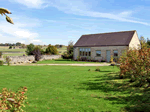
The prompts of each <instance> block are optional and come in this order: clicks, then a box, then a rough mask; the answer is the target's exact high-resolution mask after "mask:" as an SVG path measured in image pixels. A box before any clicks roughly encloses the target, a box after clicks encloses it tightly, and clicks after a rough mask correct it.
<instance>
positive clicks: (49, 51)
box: [45, 44, 58, 54]
mask: <svg viewBox="0 0 150 112" xmlns="http://www.w3.org/2000/svg"><path fill="white" fill-rule="evenodd" d="M45 53H47V54H58V51H57V48H56V47H55V46H52V45H51V44H49V45H48V47H47V48H46V51H45Z"/></svg>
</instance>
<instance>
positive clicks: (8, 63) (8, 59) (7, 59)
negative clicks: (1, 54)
mask: <svg viewBox="0 0 150 112" xmlns="http://www.w3.org/2000/svg"><path fill="white" fill-rule="evenodd" d="M10 61H11V59H10V58H9V57H8V56H6V63H7V65H8V66H9V65H10Z"/></svg>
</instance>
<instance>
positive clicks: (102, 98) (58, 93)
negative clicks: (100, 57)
mask: <svg viewBox="0 0 150 112" xmlns="http://www.w3.org/2000/svg"><path fill="white" fill-rule="evenodd" d="M95 68H96V67H75V66H0V71H1V72H0V90H2V88H4V87H6V88H8V89H11V90H13V91H16V90H17V89H18V88H19V87H20V86H26V87H27V88H28V91H27V93H26V95H27V97H28V99H27V101H28V102H29V105H27V104H26V107H25V108H23V109H24V110H25V111H27V112H106V111H107V112H108V111H109V112H120V111H123V108H126V109H127V111H130V112H139V111H138V110H136V109H139V108H140V109H142V108H143V110H144V112H149V110H148V109H147V108H146V104H145V105H144V104H143V105H144V106H143V105H141V104H142V101H144V98H145V99H146V100H149V99H148V95H147V96H146V94H142V95H140V92H139V91H138V92H137V91H136V90H135V88H134V87H128V88H125V87H126V83H127V81H128V79H124V80H122V79H118V76H117V72H118V71H119V69H118V68H116V67H114V68H113V67H111V66H102V67H100V69H101V71H100V72H96V71H94V70H95ZM88 69H91V71H88ZM138 90H139V89H138ZM131 92H133V93H137V94H134V95H131ZM146 100H145V103H147V102H148V101H146ZM140 106H142V107H140Z"/></svg>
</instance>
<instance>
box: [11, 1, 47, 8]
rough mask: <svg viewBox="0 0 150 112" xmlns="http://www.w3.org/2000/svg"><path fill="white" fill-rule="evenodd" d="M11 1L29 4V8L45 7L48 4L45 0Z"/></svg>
mask: <svg viewBox="0 0 150 112" xmlns="http://www.w3.org/2000/svg"><path fill="white" fill-rule="evenodd" d="M9 1H10V2H17V3H20V4H23V5H25V6H27V7H28V8H45V7H47V6H48V5H47V4H46V5H45V3H46V1H45V0H9Z"/></svg>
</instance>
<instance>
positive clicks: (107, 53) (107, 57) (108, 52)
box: [106, 51, 110, 62]
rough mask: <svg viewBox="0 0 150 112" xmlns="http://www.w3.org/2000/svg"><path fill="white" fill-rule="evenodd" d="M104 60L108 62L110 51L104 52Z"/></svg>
mask: <svg viewBox="0 0 150 112" xmlns="http://www.w3.org/2000/svg"><path fill="white" fill-rule="evenodd" d="M106 60H107V62H110V51H106Z"/></svg>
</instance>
